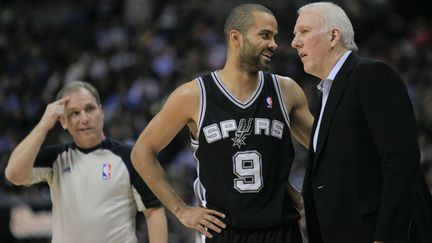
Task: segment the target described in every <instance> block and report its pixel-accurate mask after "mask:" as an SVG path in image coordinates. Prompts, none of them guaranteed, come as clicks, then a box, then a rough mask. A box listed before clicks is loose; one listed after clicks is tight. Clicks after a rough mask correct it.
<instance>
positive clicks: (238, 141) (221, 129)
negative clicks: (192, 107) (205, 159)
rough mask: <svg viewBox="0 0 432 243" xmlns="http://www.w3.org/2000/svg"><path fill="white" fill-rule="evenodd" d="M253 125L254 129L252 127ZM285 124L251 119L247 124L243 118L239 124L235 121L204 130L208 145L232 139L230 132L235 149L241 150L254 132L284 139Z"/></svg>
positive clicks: (224, 122) (222, 122) (221, 123)
mask: <svg viewBox="0 0 432 243" xmlns="http://www.w3.org/2000/svg"><path fill="white" fill-rule="evenodd" d="M252 125H253V127H252ZM283 130H284V124H283V123H282V122H280V121H278V120H272V121H271V120H269V119H266V118H249V119H248V120H247V124H246V118H242V119H240V121H239V125H238V126H237V122H236V121H235V120H233V119H231V120H225V121H221V122H220V123H219V125H218V124H217V123H213V124H210V125H208V126H206V127H204V128H203V132H204V135H205V138H206V140H207V142H208V143H213V142H216V141H218V140H221V139H226V138H230V132H232V133H231V134H232V135H234V137H233V138H230V139H231V140H232V141H233V142H234V143H233V147H234V146H237V147H238V148H240V147H241V146H242V145H246V139H247V137H248V136H249V135H250V134H251V133H252V131H253V132H254V134H255V135H261V134H263V135H266V136H273V137H275V138H279V139H282V136H283Z"/></svg>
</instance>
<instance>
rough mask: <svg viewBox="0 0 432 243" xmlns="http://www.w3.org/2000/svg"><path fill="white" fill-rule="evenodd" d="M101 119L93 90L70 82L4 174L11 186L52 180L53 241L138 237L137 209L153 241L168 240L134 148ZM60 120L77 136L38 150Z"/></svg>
mask: <svg viewBox="0 0 432 243" xmlns="http://www.w3.org/2000/svg"><path fill="white" fill-rule="evenodd" d="M103 118H104V115H103V111H102V106H101V103H100V99H99V94H98V92H97V90H96V89H95V88H94V87H93V86H92V85H91V84H89V83H86V82H80V81H76V82H71V83H69V84H68V85H67V86H65V87H64V88H63V89H62V90H61V91H60V92H59V94H58V97H57V100H56V101H54V102H53V103H51V104H49V105H48V106H47V108H46V110H45V113H44V115H43V116H42V118H41V120H40V122H39V123H38V124H37V125H36V127H35V128H34V129H33V130H32V131H31V132H30V134H29V135H28V136H27V137H26V138H25V139H24V140H23V141H22V142H21V143H20V144H19V145H18V146H17V147H16V148H15V150H14V151H13V152H12V155H11V157H10V158H9V162H8V166H7V168H6V177H7V178H8V179H9V180H10V181H11V182H13V183H14V184H16V185H30V184H34V183H38V182H41V181H46V182H47V183H48V184H49V186H50V190H51V201H52V212H53V218H52V220H53V222H52V223H53V233H52V242H54V243H56V242H59V243H75V242H80V243H98V242H100V243H107V242H111V243H118V242H130V243H132V242H137V237H136V234H135V216H136V213H137V210H139V211H144V215H145V217H146V221H147V226H148V232H149V239H150V242H151V243H166V242H167V241H168V240H167V238H168V236H167V223H166V217H165V211H164V209H163V208H162V207H161V205H160V202H159V200H158V199H157V198H156V197H155V196H154V195H153V194H152V193H151V191H150V190H149V189H148V187H147V186H146V185H145V184H144V182H143V181H142V180H141V178H140V177H139V175H138V174H137V172H136V171H135V170H134V168H133V166H132V163H131V161H130V152H131V149H132V148H131V146H129V145H126V144H124V143H121V142H118V141H115V140H112V139H109V138H107V137H105V135H104V132H103ZM58 120H59V121H60V123H61V125H62V126H63V128H64V129H67V130H68V132H69V133H70V135H71V136H72V138H73V141H74V142H73V143H71V144H66V145H60V144H59V145H53V146H47V147H44V148H42V149H41V150H40V148H41V145H42V143H43V142H44V140H45V137H46V136H47V134H48V132H49V131H50V130H51V129H52V128H53V127H54V125H55V124H56V123H57V121H58Z"/></svg>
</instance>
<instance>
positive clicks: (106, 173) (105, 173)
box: [102, 163, 111, 180]
mask: <svg viewBox="0 0 432 243" xmlns="http://www.w3.org/2000/svg"><path fill="white" fill-rule="evenodd" d="M110 178H111V164H110V163H103V164H102V179H103V180H109V179H110Z"/></svg>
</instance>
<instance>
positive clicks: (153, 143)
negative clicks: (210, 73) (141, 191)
mask: <svg viewBox="0 0 432 243" xmlns="http://www.w3.org/2000/svg"><path fill="white" fill-rule="evenodd" d="M199 97H200V96H199V89H198V86H197V84H196V82H195V81H191V82H189V83H186V84H184V85H182V86H180V87H179V88H177V89H176V90H175V91H174V92H173V93H172V94H171V95H170V97H169V98H168V100H167V101H166V103H165V105H164V106H163V107H162V110H161V111H160V112H159V113H158V114H157V115H156V116H155V117H154V118H153V119H152V121H150V123H149V124H148V125H147V127H146V128H145V129H144V131H143V132H142V133H141V135H140V136H139V138H138V140H137V141H136V144H135V146H134V147H133V149H132V154H131V159H132V163H133V165H134V167H135V169H136V170H137V171H138V173H139V174H140V176H141V177H142V178H143V179H144V181H145V183H146V184H147V186H148V187H149V188H150V189H151V190H152V191H153V193H154V194H155V195H156V196H157V197H158V198H159V200H160V201H161V202H162V203H163V204H164V205H165V207H166V208H167V209H168V210H170V211H171V212H172V213H173V214H174V215H175V216H176V217H177V218H178V219H179V220H180V222H181V223H182V224H183V225H185V226H187V227H190V228H193V229H196V230H198V231H199V232H201V233H202V234H204V235H206V236H207V237H211V234H210V233H209V232H208V231H207V230H206V228H210V229H212V230H214V231H216V232H220V228H224V227H225V224H224V223H223V222H222V221H220V220H219V219H218V217H224V215H223V214H222V213H219V212H217V211H215V210H210V209H205V208H200V207H194V208H192V207H188V206H187V205H186V204H185V202H184V201H183V200H182V199H181V198H180V196H179V195H178V194H177V193H176V192H175V191H174V189H173V187H172V186H171V185H170V184H169V182H168V180H167V178H166V174H165V171H164V170H163V168H162V166H161V165H160V163H159V161H158V160H157V154H158V153H159V152H160V151H161V150H162V149H163V148H164V147H165V146H166V145H168V143H169V142H171V140H172V139H173V138H174V137H175V136H176V134H177V133H179V131H180V130H181V129H182V128H183V127H184V126H185V125H188V124H189V127H190V128H191V127H192V128H193V127H196V125H195V126H192V125H191V123H196V122H195V121H196V116H197V115H196V114H197V113H198V109H199V102H200V100H199ZM191 130H193V129H191ZM192 132H194V131H192Z"/></svg>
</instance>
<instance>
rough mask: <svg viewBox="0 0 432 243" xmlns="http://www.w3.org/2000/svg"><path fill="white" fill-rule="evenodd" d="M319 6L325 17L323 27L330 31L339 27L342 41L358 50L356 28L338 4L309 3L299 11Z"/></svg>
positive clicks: (350, 47) (347, 46)
mask: <svg viewBox="0 0 432 243" xmlns="http://www.w3.org/2000/svg"><path fill="white" fill-rule="evenodd" d="M311 8H318V9H319V10H320V13H321V16H322V18H323V21H322V23H323V29H324V30H325V31H330V30H331V29H332V28H337V29H339V30H340V31H341V43H342V45H343V46H344V47H345V48H347V49H348V50H353V51H357V50H358V47H357V45H356V43H355V41H354V29H353V26H352V24H351V21H350V20H349V18H348V16H347V15H346V13H345V11H344V10H343V9H342V8H341V7H340V6H338V5H336V4H335V3H332V2H315V3H309V4H306V5H304V6H303V7H301V8H300V9H299V10H298V11H297V13H298V14H300V13H301V12H303V11H305V10H307V9H311Z"/></svg>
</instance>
